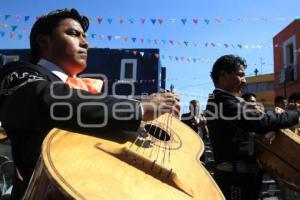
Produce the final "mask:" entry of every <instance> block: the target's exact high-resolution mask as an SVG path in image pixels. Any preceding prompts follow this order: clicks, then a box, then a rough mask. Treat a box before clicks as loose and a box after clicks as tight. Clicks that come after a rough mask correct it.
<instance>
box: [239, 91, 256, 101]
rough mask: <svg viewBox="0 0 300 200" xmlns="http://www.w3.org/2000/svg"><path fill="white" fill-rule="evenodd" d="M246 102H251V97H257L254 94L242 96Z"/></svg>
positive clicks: (248, 93)
mask: <svg viewBox="0 0 300 200" xmlns="http://www.w3.org/2000/svg"><path fill="white" fill-rule="evenodd" d="M241 97H242V98H243V99H244V100H245V101H249V100H250V98H251V97H255V98H256V95H255V94H254V93H251V92H247V93H245V94H243V95H242V96H241Z"/></svg>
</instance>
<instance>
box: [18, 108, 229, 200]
mask: <svg viewBox="0 0 300 200" xmlns="http://www.w3.org/2000/svg"><path fill="white" fill-rule="evenodd" d="M203 146H204V145H203V142H202V140H201V139H200V137H199V136H198V135H197V134H196V133H195V132H194V131H193V130H192V129H191V128H190V127H188V126H186V125H185V124H183V123H182V122H180V121H179V120H178V119H176V118H173V117H171V115H169V114H164V115H162V116H160V117H159V118H158V119H157V120H155V121H151V122H142V123H141V126H140V130H139V131H137V132H120V133H118V132H112V133H99V134H97V137H95V136H91V135H83V134H80V133H74V132H69V131H64V130H59V129H53V130H51V132H50V133H49V134H48V135H47V137H46V138H45V140H44V142H43V145H42V153H41V158H40V160H39V162H38V164H37V166H36V169H35V172H34V175H33V177H32V179H31V182H30V184H29V187H28V189H27V192H26V194H25V196H24V198H25V199H31V200H34V199H109V200H111V199H116V200H120V199H122V200H124V199H142V200H147V199H164V200H165V199H170V200H171V199H172V200H174V199H180V200H182V199H200V200H201V199H203V200H204V199H205V200H224V199H225V198H224V196H223V194H222V192H221V191H220V189H219V188H218V186H217V185H216V183H215V182H214V180H213V178H212V177H211V176H210V174H209V172H208V171H207V170H206V169H205V168H204V167H203V166H202V165H201V163H200V161H199V157H200V156H201V154H202V153H203V150H204V147H203Z"/></svg>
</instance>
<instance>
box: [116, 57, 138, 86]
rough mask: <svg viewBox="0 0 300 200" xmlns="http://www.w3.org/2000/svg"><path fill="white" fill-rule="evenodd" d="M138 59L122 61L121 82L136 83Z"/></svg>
mask: <svg viewBox="0 0 300 200" xmlns="http://www.w3.org/2000/svg"><path fill="white" fill-rule="evenodd" d="M136 71H137V59H122V60H121V74H120V80H125V81H128V80H131V81H136Z"/></svg>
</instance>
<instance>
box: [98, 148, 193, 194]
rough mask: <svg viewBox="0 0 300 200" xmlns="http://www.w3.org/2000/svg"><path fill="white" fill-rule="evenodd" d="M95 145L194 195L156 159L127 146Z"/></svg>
mask: <svg viewBox="0 0 300 200" xmlns="http://www.w3.org/2000/svg"><path fill="white" fill-rule="evenodd" d="M95 147H96V148H97V149H99V150H101V151H104V152H106V153H108V154H110V155H112V156H114V157H116V158H118V159H119V160H121V161H123V162H125V163H127V164H129V165H131V166H133V167H135V168H137V169H139V170H141V171H143V172H145V173H146V174H148V175H150V176H152V177H154V178H156V179H158V180H160V181H162V182H164V183H166V184H168V185H170V186H172V187H174V188H176V189H178V190H180V191H182V192H184V193H185V194H187V195H189V196H191V197H192V196H193V192H192V190H191V189H189V188H188V187H186V186H185V185H184V184H182V182H181V181H180V180H179V179H178V176H177V175H176V173H175V172H174V171H173V170H172V169H166V168H165V167H162V166H160V165H159V164H157V163H156V160H154V161H151V160H149V159H146V158H145V157H143V156H141V155H139V154H137V153H135V152H132V151H131V150H130V149H127V148H125V147H117V148H115V147H114V148H112V147H108V146H105V145H104V144H101V143H97V144H95Z"/></svg>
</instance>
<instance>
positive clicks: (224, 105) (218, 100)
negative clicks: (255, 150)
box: [205, 89, 299, 163]
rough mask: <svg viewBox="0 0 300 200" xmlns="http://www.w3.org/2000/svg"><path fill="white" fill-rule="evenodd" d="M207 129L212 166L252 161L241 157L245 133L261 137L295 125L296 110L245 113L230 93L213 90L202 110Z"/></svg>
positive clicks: (243, 156) (244, 156)
mask: <svg viewBox="0 0 300 200" xmlns="http://www.w3.org/2000/svg"><path fill="white" fill-rule="evenodd" d="M205 115H206V117H207V126H208V130H209V135H210V139H211V143H212V146H213V150H214V156H215V161H216V163H220V162H232V161H237V160H242V161H243V160H244V161H249V160H251V162H253V159H252V158H249V157H248V155H241V154H240V151H239V148H240V147H241V144H242V142H244V141H245V138H247V135H248V134H249V132H255V133H257V134H265V133H267V132H269V131H274V130H277V129H280V128H287V127H290V126H292V125H294V124H297V123H298V120H299V116H298V113H297V112H296V111H287V112H284V113H282V114H276V113H257V112H255V111H254V110H246V109H245V107H244V106H243V103H241V102H240V101H239V99H238V98H236V97H235V96H233V95H232V94H230V93H228V92H226V91H222V90H219V89H216V90H214V92H213V95H212V96H211V97H210V98H209V100H208V102H207V107H206V114H205Z"/></svg>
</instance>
